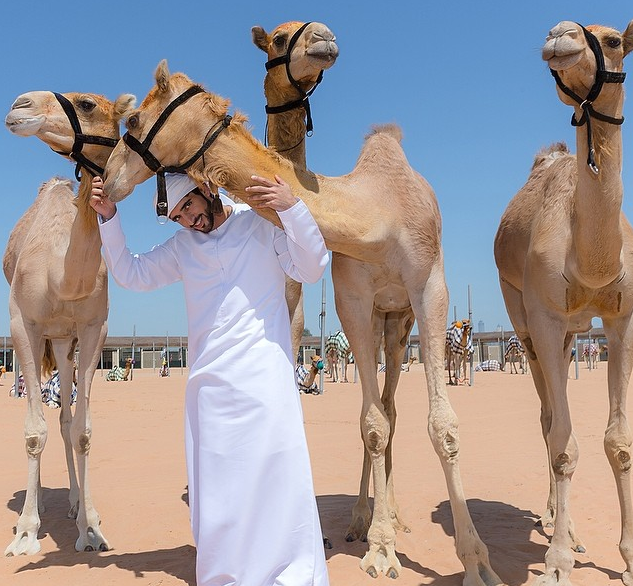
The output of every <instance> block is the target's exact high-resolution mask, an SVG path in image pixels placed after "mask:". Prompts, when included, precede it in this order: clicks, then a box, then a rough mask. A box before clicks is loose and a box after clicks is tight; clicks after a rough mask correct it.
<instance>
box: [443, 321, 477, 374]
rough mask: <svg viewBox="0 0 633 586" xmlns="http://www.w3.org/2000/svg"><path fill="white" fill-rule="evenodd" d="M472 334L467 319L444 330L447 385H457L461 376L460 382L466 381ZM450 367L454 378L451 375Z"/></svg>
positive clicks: (471, 349)
mask: <svg viewBox="0 0 633 586" xmlns="http://www.w3.org/2000/svg"><path fill="white" fill-rule="evenodd" d="M472 332H473V328H472V325H471V323H470V320H468V319H464V320H461V321H454V322H453V323H452V324H451V325H450V327H449V328H448V329H447V330H446V343H445V346H444V352H445V360H446V366H447V368H448V384H449V385H458V384H459V381H460V375H463V377H462V381H465V380H466V364H468V359H469V358H470V355H471V354H472V353H473V343H472ZM451 367H452V368H453V374H454V375H455V376H454V377H453V376H452V375H451Z"/></svg>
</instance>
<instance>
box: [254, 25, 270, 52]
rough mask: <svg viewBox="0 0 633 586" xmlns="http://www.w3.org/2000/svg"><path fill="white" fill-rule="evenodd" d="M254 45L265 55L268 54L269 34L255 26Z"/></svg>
mask: <svg viewBox="0 0 633 586" xmlns="http://www.w3.org/2000/svg"><path fill="white" fill-rule="evenodd" d="M251 35H252V36H253V43H254V44H255V46H256V47H259V48H260V49H261V50H262V51H263V52H264V53H268V33H267V32H266V31H265V30H264V29H263V28H262V27H261V26H254V27H253V28H252V29H251Z"/></svg>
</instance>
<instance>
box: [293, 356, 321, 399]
mask: <svg viewBox="0 0 633 586" xmlns="http://www.w3.org/2000/svg"><path fill="white" fill-rule="evenodd" d="M322 368H323V360H322V359H321V357H320V356H319V355H318V354H315V355H314V356H313V357H312V360H311V361H310V367H309V368H306V367H305V365H303V364H300V365H299V366H297V368H295V373H296V375H297V386H298V387H299V391H300V392H302V393H306V394H308V395H309V394H311V393H313V394H315V395H318V394H319V385H317V383H316V382H315V379H316V375H317V374H319V372H321V369H322Z"/></svg>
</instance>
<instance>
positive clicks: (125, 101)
mask: <svg viewBox="0 0 633 586" xmlns="http://www.w3.org/2000/svg"><path fill="white" fill-rule="evenodd" d="M135 101H136V98H135V97H134V96H133V95H131V94H123V95H121V96H119V97H118V98H117V99H116V101H114V102H111V101H110V100H108V99H106V98H104V97H103V96H100V95H97V94H86V93H76V92H70V93H66V94H56V93H54V92H49V91H34V92H28V93H26V94H22V95H21V96H18V97H17V98H16V100H15V101H14V102H13V105H12V106H11V110H10V111H9V113H8V114H7V116H6V118H5V125H6V127H7V128H8V129H9V130H10V131H11V132H13V133H14V134H17V135H19V136H37V137H38V138H39V139H40V140H42V141H44V142H45V143H46V144H47V145H48V146H50V147H51V148H52V149H53V150H54V151H56V152H58V153H60V154H62V155H64V156H67V157H68V158H70V159H73V160H75V161H78V162H79V161H80V159H82V158H85V159H86V162H85V164H82V166H85V167H87V168H89V169H90V166H91V163H93V164H96V165H97V166H99V167H103V166H105V162H106V161H107V160H108V157H109V156H110V153H111V152H112V148H113V147H114V145H115V144H116V141H117V140H118V139H119V136H120V135H119V123H120V121H121V120H122V119H123V118H124V117H125V116H126V115H127V113H128V112H129V111H130V110H131V109H132V108H133V107H134V102H135ZM71 118H72V119H71ZM77 134H81V135H84V140H83V143H82V142H80V141H77ZM80 164H81V163H80ZM91 171H92V170H91Z"/></svg>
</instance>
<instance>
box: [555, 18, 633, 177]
mask: <svg viewBox="0 0 633 586" xmlns="http://www.w3.org/2000/svg"><path fill="white" fill-rule="evenodd" d="M578 26H580V28H582V30H583V32H584V34H585V39H586V40H587V43H588V44H589V48H590V49H591V51H592V52H593V54H594V56H595V58H596V78H595V80H594V82H593V86H591V89H590V90H589V93H588V94H587V97H586V98H582V97H580V96H579V95H578V94H577V93H576V92H574V91H573V90H572V89H570V88H568V87H567V86H566V85H565V84H564V83H563V81H562V80H561V78H560V76H559V75H558V72H557V71H554V70H553V69H550V73H551V74H552V76H553V77H554V79H555V80H556V84H557V85H558V87H559V88H560V90H561V91H562V92H563V93H564V94H566V95H567V96H569V97H570V98H571V99H572V100H574V101H575V102H577V103H578V104H579V105H580V107H581V109H582V111H583V112H582V116H581V117H580V120H578V119H577V118H576V113H575V112H574V113H573V114H572V116H571V124H572V126H583V125H584V124H586V125H587V150H588V154H587V165H588V166H589V168H590V169H591V170H592V171H593V172H594V173H596V174H597V173H598V172H599V169H598V167H597V166H596V161H595V150H594V148H593V137H592V131H591V117H592V116H593V117H594V118H596V119H597V120H601V121H602V122H607V123H609V124H615V125H620V124H622V123H623V122H624V116H622V117H620V118H615V117H613V116H607V115H606V114H602V113H601V112H597V111H596V110H594V108H593V101H594V100H595V99H596V98H597V97H598V96H599V95H600V92H601V91H602V86H603V84H605V83H624V79H625V78H626V73H624V72H621V71H607V70H606V69H605V64H604V54H603V53H602V48H601V47H600V42H599V41H598V39H597V38H596V37H595V35H593V34H591V33H590V32H589V31H588V30H587V29H586V28H585V27H584V26H582V25H581V24H579V25H578Z"/></svg>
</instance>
